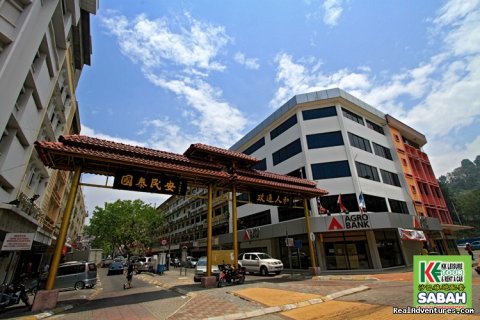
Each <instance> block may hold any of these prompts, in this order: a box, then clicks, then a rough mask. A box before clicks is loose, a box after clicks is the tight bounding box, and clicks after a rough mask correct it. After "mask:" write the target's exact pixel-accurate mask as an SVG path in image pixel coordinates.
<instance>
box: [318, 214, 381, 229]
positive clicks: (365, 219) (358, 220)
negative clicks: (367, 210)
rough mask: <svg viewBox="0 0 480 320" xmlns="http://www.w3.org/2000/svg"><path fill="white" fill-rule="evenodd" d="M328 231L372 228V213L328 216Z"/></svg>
mask: <svg viewBox="0 0 480 320" xmlns="http://www.w3.org/2000/svg"><path fill="white" fill-rule="evenodd" d="M327 228H328V231H338V230H363V229H371V228H372V226H371V223H370V215H368V214H346V215H333V216H330V217H327Z"/></svg>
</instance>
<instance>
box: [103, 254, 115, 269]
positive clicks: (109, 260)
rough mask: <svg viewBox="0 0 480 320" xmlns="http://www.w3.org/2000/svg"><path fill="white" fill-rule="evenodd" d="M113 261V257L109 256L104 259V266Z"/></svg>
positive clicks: (106, 266)
mask: <svg viewBox="0 0 480 320" xmlns="http://www.w3.org/2000/svg"><path fill="white" fill-rule="evenodd" d="M112 262H113V259H112V257H110V256H108V257H106V258H105V259H102V268H108V267H109V266H110V264H111V263H112Z"/></svg>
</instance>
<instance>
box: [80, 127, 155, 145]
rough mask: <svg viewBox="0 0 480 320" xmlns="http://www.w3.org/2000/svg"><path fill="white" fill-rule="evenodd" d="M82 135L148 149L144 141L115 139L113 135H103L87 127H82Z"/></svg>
mask: <svg viewBox="0 0 480 320" xmlns="http://www.w3.org/2000/svg"><path fill="white" fill-rule="evenodd" d="M80 134H81V135H84V136H89V137H93V138H98V139H104V140H109V141H114V142H118V143H124V144H128V145H131V146H138V147H146V146H147V145H146V143H145V142H142V141H136V140H131V139H125V138H120V137H114V136H111V135H107V134H103V133H100V132H97V131H95V130H94V129H92V128H90V127H87V126H85V125H82V131H81V132H80Z"/></svg>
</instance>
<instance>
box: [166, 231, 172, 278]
mask: <svg viewBox="0 0 480 320" xmlns="http://www.w3.org/2000/svg"><path fill="white" fill-rule="evenodd" d="M171 245H172V224H171V223H170V222H169V223H168V262H167V270H170V259H172V256H171V255H170V248H171Z"/></svg>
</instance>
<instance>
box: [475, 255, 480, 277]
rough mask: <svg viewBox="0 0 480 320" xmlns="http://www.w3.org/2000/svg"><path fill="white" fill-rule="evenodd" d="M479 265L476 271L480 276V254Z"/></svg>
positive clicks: (479, 256)
mask: <svg viewBox="0 0 480 320" xmlns="http://www.w3.org/2000/svg"><path fill="white" fill-rule="evenodd" d="M478 258H479V259H478V263H477V266H476V267H475V271H477V274H479V275H480V254H479V255H478Z"/></svg>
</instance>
